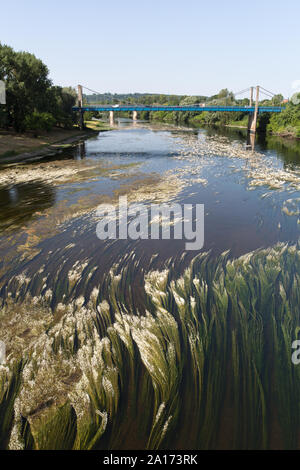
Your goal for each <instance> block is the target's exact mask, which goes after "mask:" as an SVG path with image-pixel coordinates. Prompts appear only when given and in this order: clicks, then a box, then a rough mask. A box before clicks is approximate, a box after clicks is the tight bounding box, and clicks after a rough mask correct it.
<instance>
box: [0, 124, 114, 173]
mask: <svg viewBox="0 0 300 470" xmlns="http://www.w3.org/2000/svg"><path fill="white" fill-rule="evenodd" d="M108 130H110V128H109V127H107V128H106V127H103V128H99V130H98V129H96V128H90V127H89V126H88V127H87V128H86V129H85V130H83V131H80V130H78V131H77V130H76V129H73V130H69V131H66V130H60V129H59V130H56V131H54V132H53V133H52V136H51V132H49V134H47V135H41V136H39V137H38V138H36V145H35V146H32V144H34V143H35V142H34V138H32V137H31V136H30V135H26V134H20V135H18V134H14V133H9V132H7V133H1V132H0V139H1V136H3V138H6V140H7V141H8V143H9V145H12V148H11V149H9V150H7V151H5V152H3V153H0V167H1V166H2V165H8V164H14V163H23V162H28V161H35V160H40V159H42V158H44V157H47V156H50V155H52V154H53V155H54V154H55V153H57V152H58V151H59V150H64V149H66V148H68V147H72V146H73V145H74V144H77V143H78V142H80V141H82V140H86V139H88V138H90V137H93V136H95V135H97V134H99V133H100V132H106V131H108ZM60 132H61V134H62V135H61V136H59V133H60ZM53 136H56V137H62V138H58V139H55V140H53V141H51V137H52V138H53ZM14 140H16V145H13V144H14ZM18 140H22V142H23V143H24V144H25V146H26V145H28V144H30V146H29V147H28V150H26V149H24V147H22V146H20V147H19V149H18V143H19V142H18ZM41 140H48V142H43V143H40V142H41ZM0 143H1V140H0ZM0 148H1V146H0Z"/></svg>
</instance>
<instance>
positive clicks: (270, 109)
mask: <svg viewBox="0 0 300 470" xmlns="http://www.w3.org/2000/svg"><path fill="white" fill-rule="evenodd" d="M283 109H284V108H282V107H280V106H259V108H258V112H259V113H281V111H282V110H283ZM79 110H80V108H79V107H78V106H74V107H73V111H79ZM81 110H82V111H192V112H198V113H199V112H203V111H214V112H216V111H220V112H238V113H240V112H242V113H254V111H255V107H254V106H251V107H250V106H134V105H131V106H127V105H120V106H105V105H101V106H99V105H96V106H83V107H82V108H81Z"/></svg>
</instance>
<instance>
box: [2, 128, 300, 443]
mask: <svg viewBox="0 0 300 470" xmlns="http://www.w3.org/2000/svg"><path fill="white" fill-rule="evenodd" d="M245 141H246V139H245V134H244V131H243V130H232V129H225V130H216V129H209V130H205V129H193V128H189V127H175V126H170V125H163V124H149V123H143V122H138V123H131V122H129V121H126V120H123V121H120V122H119V124H118V126H117V128H116V129H115V130H112V131H109V132H102V133H99V135H98V136H95V137H92V138H90V139H88V140H86V141H84V142H80V143H78V144H76V145H74V147H72V148H67V149H65V150H62V151H60V152H59V153H57V154H55V155H52V156H49V157H47V159H45V158H44V159H43V160H41V161H34V162H31V163H29V162H28V163H25V164H17V165H6V166H5V167H1V169H0V207H1V211H0V242H1V243H0V289H1V290H0V293H1V298H2V300H3V302H4V304H6V302H8V304H6V307H5V308H6V310H5V312H6V313H5V314H6V315H8V316H9V315H12V313H11V312H13V311H15V310H16V308H18V309H19V311H18V312H19V315H20V312H22V309H23V308H25V307H24V305H25V304H26V305H28V304H30V305H40V303H42V304H43V305H44V306H45V305H46V304H47V306H49V308H50V310H51V312H54V314H55V315H58V314H57V311H58V310H59V308H60V309H61V305H66V304H68V302H70V301H72V302H73V301H75V302H76V301H77V300H78V299H83V300H82V302H84V299H85V300H86V301H87V300H88V299H89V298H90V296H91V295H92V293H93V292H94V289H98V290H99V289H100V294H99V295H100V296H102V298H103V299H106V298H110V295H111V292H110V290H111V285H108V282H107V278H108V274H109V273H112V272H113V273H114V274H115V275H116V276H117V275H118V274H120V273H121V276H122V279H121V282H123V277H124V282H123V284H122V286H121V289H120V291H119V295H120V298H119V301H120V303H122V304H123V305H125V306H124V309H126V302H129V303H130V308H131V310H132V311H134V312H135V313H137V312H140V313H143V312H144V311H145V306H146V304H145V298H144V292H143V288H144V282H145V281H144V277H143V276H144V275H145V273H147V272H148V271H156V270H160V271H161V270H163V269H165V268H166V267H172V270H173V271H172V276H173V278H175V277H178V276H180V275H181V274H182V272H183V269H184V268H185V267H186V266H188V265H189V263H190V261H191V260H192V258H194V257H195V255H196V254H198V252H195V251H186V250H185V240H106V241H103V240H102V241H101V240H99V239H98V238H97V236H96V226H97V222H98V221H99V218H97V214H96V208H97V206H98V205H99V204H102V203H104V204H116V203H117V202H118V197H119V196H120V195H123V196H124V195H126V196H127V197H128V201H129V204H132V205H134V204H136V203H139V202H142V203H144V204H146V205H149V204H151V203H179V204H188V203H189V204H204V214H205V215H204V232H205V239H204V246H203V248H202V250H201V253H204V252H210V255H209V256H211V257H212V258H214V257H218V256H219V255H220V254H221V253H223V252H225V251H227V250H229V254H228V256H229V259H235V258H237V257H239V256H241V255H244V254H247V253H249V252H252V251H253V250H257V249H260V248H268V247H271V246H273V245H275V244H276V243H277V242H284V243H289V244H291V245H292V244H295V243H296V242H297V240H298V238H299V233H300V210H299V207H300V148H299V144H297V142H296V143H295V142H291V141H284V140H280V139H276V138H267V139H260V140H258V141H257V143H256V147H255V150H254V151H252V150H248V149H247V148H246V145H245ZM125 266H126V269H127V271H126V273H127V274H126V276H125V275H124V272H125V271H124V269H125ZM128 273H129V274H128ZM99 286H101V287H99ZM97 295H98V294H97ZM79 303H80V301H79ZM7 305H8V306H7ZM16 306H18V307H16ZM26 308H27V310H28V307H26ZM25 310H26V309H25ZM8 312H9V313H8ZM55 312H56V313H55ZM24 315H25V316H26V315H28V311H26V314H24ZM58 317H60V316H59V315H58ZM9 318H11V316H10V317H9ZM36 322H37V325H38V326H37V327H36V331H35V333H33V332H30V328H29V327H28V323H30V321H29V322H28V321H27V320H26V321H25V323H24V324H23V323H22V321H21V322H19V325H18V326H16V322H14V321H10V323H9V324H8V323H7V322H3V328H5V332H4V331H3V330H1V328H0V333H1V334H0V339H1V338H3V339H5V341H9V340H11V341H12V338H16V337H17V338H18V340H17V341H13V344H12V343H11V344H9V346H8V352H9V354H11V355H12V356H13V355H14V354H18V352H19V351H20V349H22V348H27V347H28V348H29V347H33V344H34V339H35V338H36V337H37V335H39V334H41V332H42V331H44V326H45V325H44V326H43V325H41V320H40V318H39V316H38V314H37V319H36ZM45 322H46V325H47V327H48V326H49V324H51V321H50V323H49V321H48V320H47V321H46V320H45ZM9 325H10V326H9ZM11 325H12V326H11ZM10 327H11V331H10V332H9V328H10ZM28 330H29V333H28ZM1 335H2V336H1ZM28 338H29V339H28ZM16 343H17V345H16ZM134 444H135V445H138V443H137V442H134ZM115 445H116V446H117V445H118V444H115ZM124 445H125V444H124ZM132 445H133V444H132ZM141 445H142V444H141ZM125 447H126V446H125Z"/></svg>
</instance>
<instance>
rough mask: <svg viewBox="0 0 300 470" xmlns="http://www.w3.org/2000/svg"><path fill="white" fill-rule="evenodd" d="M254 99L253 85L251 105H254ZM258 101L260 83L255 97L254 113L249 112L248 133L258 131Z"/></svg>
mask: <svg viewBox="0 0 300 470" xmlns="http://www.w3.org/2000/svg"><path fill="white" fill-rule="evenodd" d="M252 100H253V87H251V97H250V106H252V103H251V102H252ZM258 101H259V85H257V87H256V98H255V109H254V112H253V113H250V114H249V120H248V134H249V133H250V134H255V133H256V126H257V116H258Z"/></svg>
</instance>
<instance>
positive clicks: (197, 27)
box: [0, 0, 300, 97]
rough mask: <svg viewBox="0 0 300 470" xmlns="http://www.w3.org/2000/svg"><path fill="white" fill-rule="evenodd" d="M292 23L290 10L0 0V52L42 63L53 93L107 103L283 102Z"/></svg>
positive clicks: (190, 1) (295, 68)
mask: <svg viewBox="0 0 300 470" xmlns="http://www.w3.org/2000/svg"><path fill="white" fill-rule="evenodd" d="M299 23H300V2H299V0H285V1H282V0H272V1H269V0H259V1H258V0H251V1H250V2H242V1H241V0H239V1H237V0H226V1H225V0H205V1H203V0H180V1H179V0H127V1H121V0H105V1H103V0H89V1H86V2H84V1H78V0H60V1H58V0H43V1H40V2H39V1H38V0H26V1H25V0H13V1H10V2H7V1H4V0H0V24H1V26H0V41H1V42H2V43H5V44H8V45H10V46H12V47H13V48H15V49H16V50H27V51H30V52H32V53H34V54H35V55H36V56H37V57H39V58H40V59H42V60H43V61H44V62H45V63H46V64H47V65H48V67H49V69H50V76H51V78H52V80H53V82H54V83H55V84H58V85H63V86H67V85H71V86H75V85H77V84H78V83H81V84H83V85H85V86H87V87H89V88H91V89H93V90H97V91H100V92H105V91H110V92H112V93H114V92H116V93H118V92H134V91H137V92H160V93H178V94H204V95H211V94H214V93H216V92H218V91H219V90H220V89H221V88H226V87H227V88H229V89H230V90H233V91H235V92H236V91H238V90H241V89H243V88H247V87H248V86H250V85H257V84H260V85H262V86H264V87H265V88H266V89H269V90H271V91H274V92H275V93H277V92H282V93H283V94H284V95H285V96H286V97H287V96H290V95H291V94H292V93H293V92H294V91H295V90H296V89H300V81H299V80H300V60H299V46H300V24H299ZM297 81H298V82H297ZM293 83H294V88H293V87H292V84H293Z"/></svg>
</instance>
